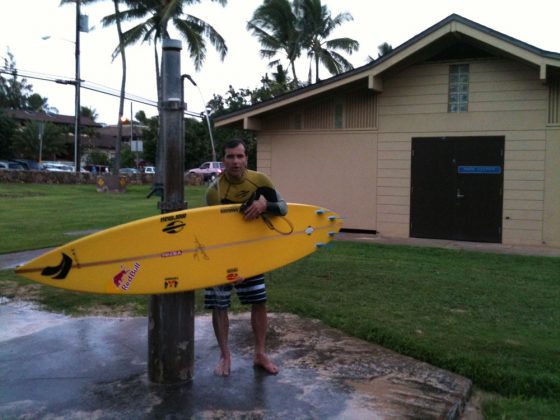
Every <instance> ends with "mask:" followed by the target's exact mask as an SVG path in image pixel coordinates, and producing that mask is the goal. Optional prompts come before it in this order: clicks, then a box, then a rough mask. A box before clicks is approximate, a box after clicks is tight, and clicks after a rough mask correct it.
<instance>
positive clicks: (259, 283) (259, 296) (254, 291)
mask: <svg viewBox="0 0 560 420" xmlns="http://www.w3.org/2000/svg"><path fill="white" fill-rule="evenodd" d="M234 287H235V291H236V293H237V297H239V301H240V302H241V304H243V305H251V304H253V303H263V302H266V285H265V284H264V274H259V275H258V276H254V277H248V278H247V279H245V280H244V281H243V282H241V283H239V284H236V285H235V286H234V285H232V284H226V285H223V286H216V287H210V288H208V289H206V290H205V291H204V307H205V308H206V309H227V308H229V307H230V305H231V291H232V289H233V288H234Z"/></svg>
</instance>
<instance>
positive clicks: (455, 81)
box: [447, 64, 469, 112]
mask: <svg viewBox="0 0 560 420" xmlns="http://www.w3.org/2000/svg"><path fill="white" fill-rule="evenodd" d="M468 110H469V65H468V64H453V65H451V66H449V97H448V105H447V111H448V112H467V111H468Z"/></svg>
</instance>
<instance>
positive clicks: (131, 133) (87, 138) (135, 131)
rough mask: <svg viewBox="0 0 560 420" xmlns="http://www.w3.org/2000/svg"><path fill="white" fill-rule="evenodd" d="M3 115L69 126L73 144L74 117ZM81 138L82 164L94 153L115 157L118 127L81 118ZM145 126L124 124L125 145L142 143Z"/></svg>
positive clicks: (9, 112) (7, 112)
mask: <svg viewBox="0 0 560 420" xmlns="http://www.w3.org/2000/svg"><path fill="white" fill-rule="evenodd" d="M2 112H3V114H4V115H6V116H7V117H9V118H12V119H14V120H16V121H19V122H20V124H24V123H25V122H26V121H39V122H50V123H53V124H57V125H64V126H68V128H69V131H68V143H69V144H73V133H74V131H73V127H74V116H73V115H60V114H51V113H46V112H35V111H24V110H12V109H3V110H2ZM80 127H81V132H80V138H81V147H80V149H81V150H82V159H81V160H82V164H84V163H85V162H86V160H87V156H88V154H89V153H91V152H92V151H97V152H102V153H105V154H106V155H107V157H108V158H109V159H112V158H113V157H114V156H115V147H116V142H117V130H118V128H117V126H116V125H109V126H104V125H102V124H99V123H96V122H95V121H93V120H92V119H91V118H89V117H80ZM144 128H145V126H143V125H140V124H137V125H135V124H132V127H131V125H130V124H129V123H126V124H123V131H122V142H123V145H127V146H129V147H131V140H134V141H142V133H143V129H144Z"/></svg>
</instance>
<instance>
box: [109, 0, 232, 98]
mask: <svg viewBox="0 0 560 420" xmlns="http://www.w3.org/2000/svg"><path fill="white" fill-rule="evenodd" d="M200 1H201V0H122V2H124V3H125V4H126V5H127V6H128V7H129V9H128V10H123V11H121V12H120V17H121V18H122V20H123V21H132V20H138V19H144V21H142V22H140V23H138V24H136V25H135V26H133V27H132V28H130V29H128V30H127V31H125V32H124V33H123V34H122V35H123V40H122V42H121V43H120V44H122V45H123V46H125V47H126V46H129V45H133V44H135V43H137V42H141V43H143V42H146V41H148V42H150V41H153V42H154V56H155V66H156V78H157V90H158V99H161V73H160V64H159V54H158V44H159V43H161V41H162V40H163V39H169V38H170V35H169V28H168V27H169V24H170V23H172V24H173V26H174V27H175V29H176V30H177V31H178V32H179V34H180V35H181V36H182V37H183V38H184V39H185V40H186V42H187V48H188V50H189V54H190V57H191V58H192V59H193V61H194V64H195V68H196V70H200V68H201V67H202V64H203V63H204V60H205V59H206V41H207V40H208V41H210V43H211V44H212V45H213V46H214V48H216V50H217V51H218V53H219V54H220V58H221V59H222V60H223V59H224V58H225V56H226V54H227V46H226V43H225V41H224V39H223V38H222V36H221V35H220V34H219V33H218V32H217V31H216V30H215V29H214V28H213V27H212V26H211V25H210V24H208V23H206V22H205V21H203V20H201V19H199V18H197V17H195V16H192V15H189V14H186V13H185V11H184V9H185V8H186V7H187V6H189V5H192V4H195V3H200ZM212 1H216V2H218V3H220V4H221V5H222V6H225V5H226V4H227V0H212ZM116 20H117V14H113V15H109V16H105V17H104V18H103V19H102V22H103V24H104V25H108V24H112V23H114V22H115V21H116ZM119 53H120V45H119V47H117V48H116V49H115V52H114V53H113V54H119Z"/></svg>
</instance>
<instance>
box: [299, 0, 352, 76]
mask: <svg viewBox="0 0 560 420" xmlns="http://www.w3.org/2000/svg"><path fill="white" fill-rule="evenodd" d="M294 3H296V5H297V8H298V10H299V21H300V25H301V26H300V31H301V33H302V36H303V48H304V49H307V51H308V53H307V56H308V57H309V58H310V60H311V62H312V63H313V62H314V64H315V82H318V81H319V80H320V78H319V64H322V65H323V66H325V67H326V68H327V70H328V71H329V72H330V73H331V74H332V75H335V74H340V73H342V72H344V71H348V70H351V69H353V68H354V66H352V64H351V63H350V62H349V61H348V60H346V59H345V58H344V57H343V56H342V55H340V54H339V53H338V51H337V50H342V51H344V52H346V53H347V54H352V53H353V52H354V51H357V50H358V48H359V47H360V44H359V42H358V41H356V40H354V39H351V38H347V37H343V38H335V39H330V40H329V39H328V38H329V36H330V35H331V34H332V32H333V31H334V30H335V29H336V28H337V27H338V26H340V25H342V24H343V23H344V22H348V21H352V20H353V17H352V15H351V14H350V13H347V12H343V13H339V14H338V15H336V16H335V17H334V18H333V17H332V16H331V12H330V10H329V9H328V7H327V6H325V5H323V4H321V0H294ZM309 82H310V83H311V68H310V70H309Z"/></svg>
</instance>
